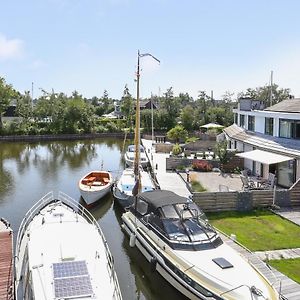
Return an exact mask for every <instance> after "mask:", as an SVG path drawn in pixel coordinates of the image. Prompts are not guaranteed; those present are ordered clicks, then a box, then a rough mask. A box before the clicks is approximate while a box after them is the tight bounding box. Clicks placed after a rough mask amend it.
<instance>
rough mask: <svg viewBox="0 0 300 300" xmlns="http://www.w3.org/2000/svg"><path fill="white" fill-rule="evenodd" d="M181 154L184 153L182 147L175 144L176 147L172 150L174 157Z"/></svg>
mask: <svg viewBox="0 0 300 300" xmlns="http://www.w3.org/2000/svg"><path fill="white" fill-rule="evenodd" d="M181 152H182V149H181V147H180V146H179V145H178V144H175V145H174V146H173V148H172V153H173V154H174V155H178V154H180V153H181Z"/></svg>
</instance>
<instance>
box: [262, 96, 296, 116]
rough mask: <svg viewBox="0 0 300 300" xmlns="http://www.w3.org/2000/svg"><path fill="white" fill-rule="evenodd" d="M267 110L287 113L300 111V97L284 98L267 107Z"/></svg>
mask: <svg viewBox="0 0 300 300" xmlns="http://www.w3.org/2000/svg"><path fill="white" fill-rule="evenodd" d="M265 110H267V111H277V112H287V113H300V98H295V99H287V100H283V101H281V102H279V103H277V104H275V105H272V106H270V107H268V108H266V109H265Z"/></svg>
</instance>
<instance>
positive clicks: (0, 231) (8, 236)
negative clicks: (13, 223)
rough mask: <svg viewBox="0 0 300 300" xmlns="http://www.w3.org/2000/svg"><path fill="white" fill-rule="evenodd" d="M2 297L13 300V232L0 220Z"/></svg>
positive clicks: (0, 287) (0, 281)
mask: <svg viewBox="0 0 300 300" xmlns="http://www.w3.org/2000/svg"><path fill="white" fill-rule="evenodd" d="M0 299H1V300H2V299H3V300H13V299H14V289H13V233H12V230H11V229H10V227H8V226H6V225H5V224H4V223H3V222H2V221H0Z"/></svg>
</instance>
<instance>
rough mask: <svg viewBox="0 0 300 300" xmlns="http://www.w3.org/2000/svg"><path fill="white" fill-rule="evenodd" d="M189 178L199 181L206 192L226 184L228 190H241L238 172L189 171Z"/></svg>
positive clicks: (216, 190)
mask: <svg viewBox="0 0 300 300" xmlns="http://www.w3.org/2000/svg"><path fill="white" fill-rule="evenodd" d="M190 177H191V179H192V178H194V179H195V180H197V181H199V182H200V183H201V184H202V185H203V187H205V188H206V190H207V192H219V186H220V185H221V186H227V187H228V188H229V190H230V191H241V190H242V181H241V178H240V174H229V173H225V174H222V173H219V172H194V171H191V172H190Z"/></svg>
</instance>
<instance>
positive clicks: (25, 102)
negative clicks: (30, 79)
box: [16, 91, 33, 124]
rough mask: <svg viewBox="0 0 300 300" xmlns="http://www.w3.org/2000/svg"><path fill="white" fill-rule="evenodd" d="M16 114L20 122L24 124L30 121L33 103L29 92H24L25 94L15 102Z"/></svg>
mask: <svg viewBox="0 0 300 300" xmlns="http://www.w3.org/2000/svg"><path fill="white" fill-rule="evenodd" d="M16 113H17V115H18V116H19V117H21V118H22V122H24V123H26V124H28V123H29V122H30V120H31V119H32V117H33V103H32V98H31V96H30V92H29V91H26V92H25V94H24V95H22V96H21V97H20V98H19V99H18V100H17V107H16Z"/></svg>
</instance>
